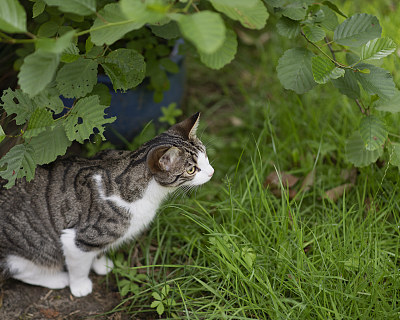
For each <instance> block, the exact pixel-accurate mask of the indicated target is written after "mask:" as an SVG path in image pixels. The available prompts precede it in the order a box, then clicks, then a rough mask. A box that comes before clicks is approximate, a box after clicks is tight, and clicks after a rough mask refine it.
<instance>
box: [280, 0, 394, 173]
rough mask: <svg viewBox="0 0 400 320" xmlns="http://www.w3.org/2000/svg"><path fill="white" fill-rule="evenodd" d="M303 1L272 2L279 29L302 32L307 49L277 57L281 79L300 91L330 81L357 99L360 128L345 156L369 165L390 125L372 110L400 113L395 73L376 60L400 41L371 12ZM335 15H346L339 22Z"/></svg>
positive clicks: (287, 32) (379, 152)
mask: <svg viewBox="0 0 400 320" xmlns="http://www.w3.org/2000/svg"><path fill="white" fill-rule="evenodd" d="M300 2H301V1H295V0H293V1H292V0H283V1H272V5H273V6H276V7H277V8H276V9H277V10H278V11H280V12H281V14H282V17H280V19H279V20H278V23H277V30H278V32H279V33H280V34H281V35H283V36H286V37H287V38H289V39H293V38H295V37H296V36H297V37H303V39H304V40H305V43H306V44H307V48H296V49H289V50H287V51H286V52H285V53H284V54H283V56H282V57H281V58H280V59H279V63H278V66H277V72H278V77H279V80H280V81H281V83H282V85H283V86H284V87H285V88H286V89H291V90H294V91H295V92H297V93H305V92H307V91H309V90H310V89H312V88H313V87H314V86H315V85H316V84H327V85H328V84H329V83H330V82H332V84H333V85H334V87H336V88H337V89H338V90H339V91H340V92H341V93H342V94H344V95H346V96H348V97H349V98H351V99H354V100H355V102H354V105H355V107H357V108H359V109H360V111H361V112H362V113H361V116H362V120H361V124H360V127H359V131H356V132H355V133H354V134H353V135H352V136H351V137H350V138H349V140H348V143H347V145H346V153H347V157H348V160H349V161H350V162H352V163H353V164H354V165H356V166H366V165H368V164H371V163H373V162H375V161H376V160H377V159H378V157H380V156H381V155H382V154H383V151H384V148H385V147H386V149H388V148H389V147H388V146H387V143H388V129H387V127H386V124H385V122H384V121H383V120H382V119H381V118H380V117H381V115H380V114H377V113H375V112H374V111H375V110H379V111H387V112H391V113H397V112H400V107H399V106H400V94H399V90H398V89H397V88H396V85H395V83H394V81H393V77H392V75H391V74H390V72H389V71H387V70H385V69H383V68H381V67H378V66H377V65H376V63H374V62H373V61H376V60H381V59H383V58H385V57H387V56H389V55H390V54H392V53H393V52H394V51H395V50H396V47H397V46H396V44H395V43H394V41H393V40H392V39H390V38H382V37H381V34H382V28H381V26H380V24H379V21H378V18H377V17H375V16H373V15H369V14H365V13H360V14H355V15H352V16H350V17H347V16H346V15H345V14H344V13H343V12H342V11H341V10H340V9H339V8H338V7H337V6H336V5H335V4H333V3H332V2H330V1H323V2H322V3H321V4H315V3H314V4H310V3H308V2H307V1H304V2H301V3H302V4H303V6H302V7H300V6H299V3H300ZM282 3H283V4H282ZM337 14H339V15H341V16H342V17H344V18H346V19H345V20H344V21H342V22H341V23H340V24H339V23H338V17H337ZM322 40H325V41H324V42H322ZM342 52H343V53H342ZM345 52H347V54H344V53H345ZM371 63H374V64H371ZM369 96H370V97H371V98H368V97H369ZM388 151H390V150H389V149H388Z"/></svg>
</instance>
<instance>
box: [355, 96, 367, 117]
mask: <svg viewBox="0 0 400 320" xmlns="http://www.w3.org/2000/svg"><path fill="white" fill-rule="evenodd" d="M355 101H356V103H357V105H358V107H359V108H360V111H361V113H362V114H365V109H364V108H363V107H362V105H361V103H360V101H358V99H355Z"/></svg>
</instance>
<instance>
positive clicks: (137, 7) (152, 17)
mask: <svg viewBox="0 0 400 320" xmlns="http://www.w3.org/2000/svg"><path fill="white" fill-rule="evenodd" d="M152 4H153V5H154V2H153V3H152V1H148V0H147V1H141V0H121V1H120V6H121V11H122V12H123V13H124V15H125V16H126V17H127V18H128V19H129V20H131V21H135V22H137V23H143V24H145V23H156V22H159V21H161V20H162V19H164V18H165V15H166V12H167V9H168V6H167V5H165V4H162V2H161V3H160V2H159V3H158V6H157V10H154V9H153V8H152Z"/></svg>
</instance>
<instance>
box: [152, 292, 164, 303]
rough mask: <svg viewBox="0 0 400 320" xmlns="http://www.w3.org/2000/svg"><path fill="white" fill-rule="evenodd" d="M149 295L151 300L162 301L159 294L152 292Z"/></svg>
mask: <svg viewBox="0 0 400 320" xmlns="http://www.w3.org/2000/svg"><path fill="white" fill-rule="evenodd" d="M151 295H152V296H153V298H154V299H156V300H159V301H161V300H162V298H161V296H160V294H159V293H158V292H153V293H152V294H151Z"/></svg>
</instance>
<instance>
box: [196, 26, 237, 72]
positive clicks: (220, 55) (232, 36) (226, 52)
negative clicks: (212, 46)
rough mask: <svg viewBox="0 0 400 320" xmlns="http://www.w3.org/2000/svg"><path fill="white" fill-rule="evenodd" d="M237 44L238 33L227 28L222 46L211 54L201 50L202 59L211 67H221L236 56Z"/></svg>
mask: <svg viewBox="0 0 400 320" xmlns="http://www.w3.org/2000/svg"><path fill="white" fill-rule="evenodd" d="M237 45H238V44H237V40H236V33H235V32H234V31H232V30H231V29H227V30H226V36H225V41H224V43H223V44H222V46H221V47H220V48H219V49H218V50H217V51H215V52H214V53H211V54H207V53H203V52H200V60H201V62H203V63H204V64H205V65H206V66H207V67H209V68H211V69H221V68H222V67H223V66H225V65H227V64H228V63H230V62H231V61H232V60H233V58H234V57H235V55H236V51H237Z"/></svg>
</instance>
